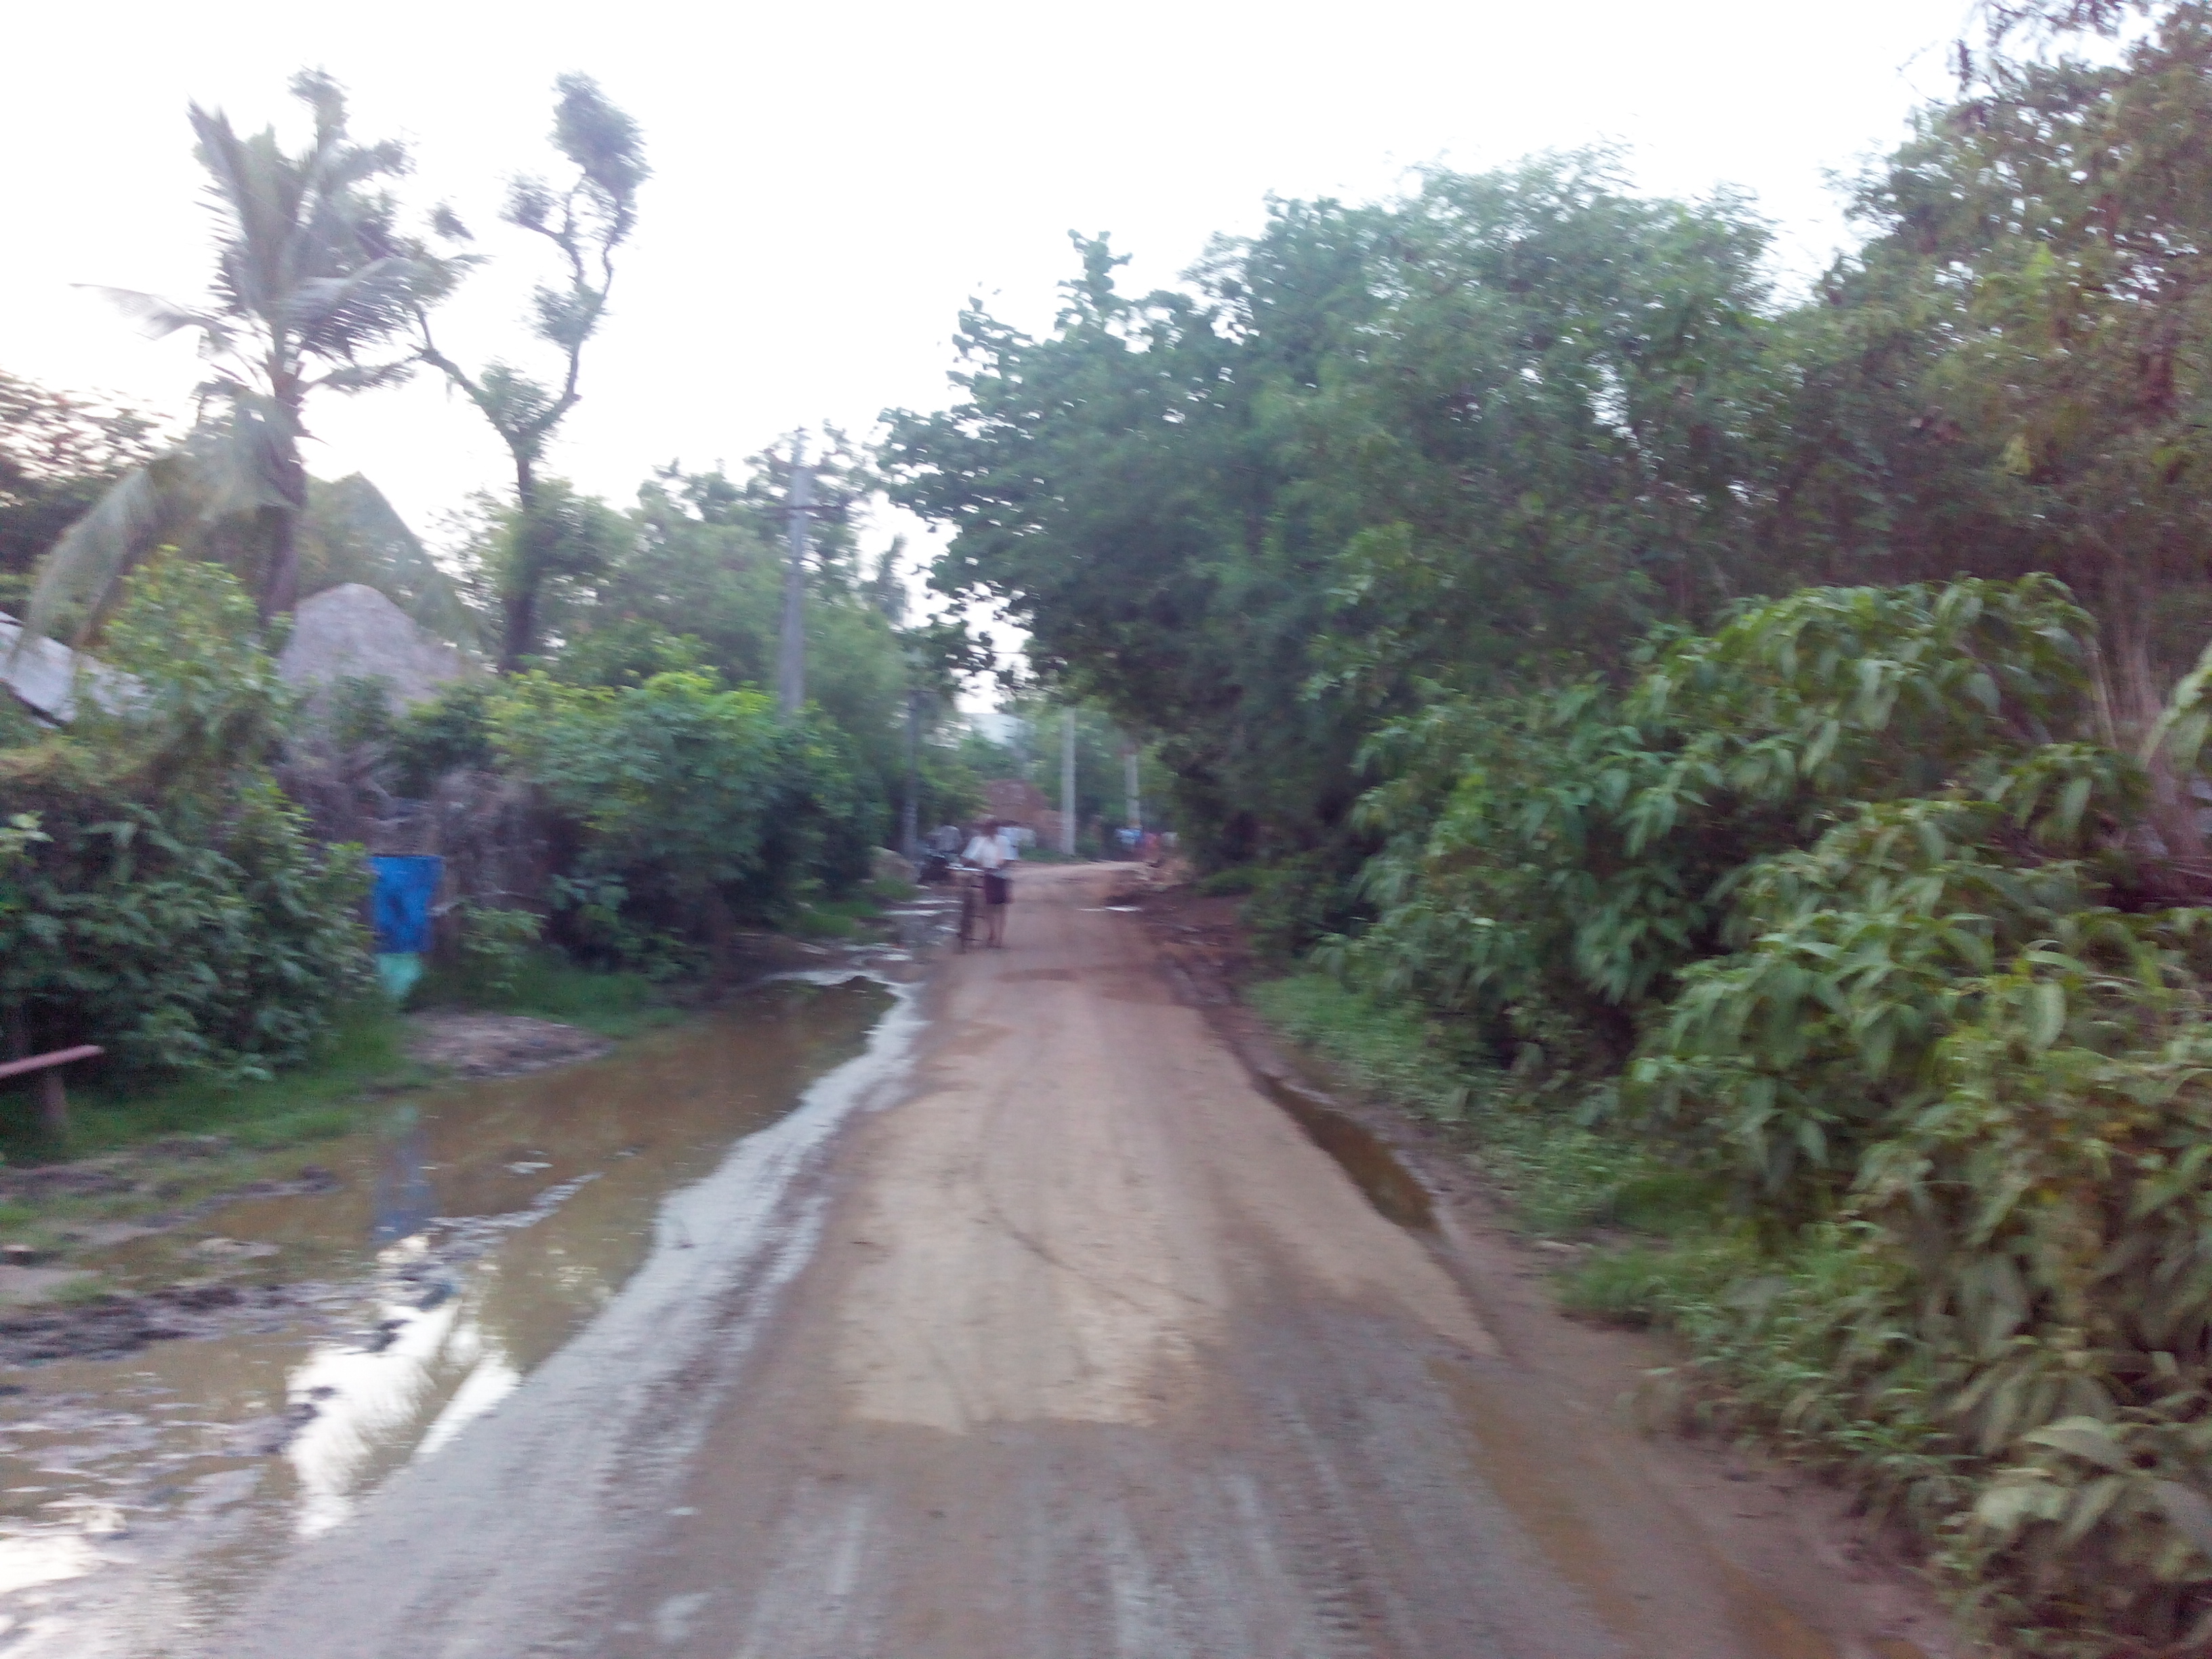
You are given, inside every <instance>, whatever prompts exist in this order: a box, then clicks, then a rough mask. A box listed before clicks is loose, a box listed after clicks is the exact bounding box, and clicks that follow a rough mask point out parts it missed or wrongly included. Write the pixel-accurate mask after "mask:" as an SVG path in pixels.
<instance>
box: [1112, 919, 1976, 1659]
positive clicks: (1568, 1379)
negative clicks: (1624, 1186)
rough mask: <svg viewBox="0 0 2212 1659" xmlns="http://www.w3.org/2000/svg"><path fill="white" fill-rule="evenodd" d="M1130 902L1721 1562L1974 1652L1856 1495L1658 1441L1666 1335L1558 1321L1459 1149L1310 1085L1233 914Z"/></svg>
mask: <svg viewBox="0 0 2212 1659" xmlns="http://www.w3.org/2000/svg"><path fill="white" fill-rule="evenodd" d="M1122 899H1123V902H1129V903H1133V904H1137V905H1139V906H1140V907H1141V914H1142V915H1143V917H1144V919H1145V921H1146V925H1147V927H1150V928H1151V929H1152V932H1153V933H1154V936H1155V938H1156V939H1158V942H1159V945H1160V950H1161V955H1162V957H1163V959H1164V962H1165V963H1166V964H1167V965H1168V969H1169V971H1170V974H1171V975H1174V976H1175V978H1176V981H1177V982H1178V985H1179V987H1180V988H1181V989H1182V992H1183V994H1185V995H1187V996H1188V997H1190V998H1191V999H1192V1000H1194V1001H1195V1002H1196V1003H1197V1004H1199V1005H1200V1006H1203V1007H1204V1008H1205V1009H1206V1013H1207V1016H1208V1018H1209V1021H1210V1023H1211V1024H1212V1025H1213V1027H1214V1028H1215V1029H1216V1030H1218V1031H1219V1032H1220V1033H1221V1035H1222V1036H1223V1037H1224V1039H1225V1041H1226V1042H1228V1043H1229V1045H1230V1046H1231V1048H1234V1049H1235V1050H1236V1051H1237V1054H1239V1056H1240V1057H1241V1058H1242V1059H1243V1061H1244V1063H1245V1065H1246V1066H1247V1067H1248V1069H1249V1070H1250V1071H1251V1073H1253V1075H1254V1076H1255V1079H1258V1080H1259V1081H1260V1082H1261V1085H1262V1087H1263V1088H1267V1089H1269V1090H1270V1091H1271V1092H1273V1093H1275V1094H1276V1095H1277V1096H1278V1097H1279V1098H1282V1099H1283V1100H1284V1103H1285V1105H1286V1106H1287V1107H1288V1108H1289V1109H1291V1112H1292V1114H1293V1115H1294V1116H1298V1117H1299V1118H1301V1120H1302V1121H1307V1123H1308V1127H1309V1130H1310V1133H1315V1136H1316V1139H1317V1140H1318V1141H1319V1142H1320V1143H1321V1144H1322V1146H1324V1147H1326V1148H1328V1150H1330V1151H1331V1152H1332V1154H1333V1155H1334V1156H1336V1157H1338V1158H1339V1161H1340V1162H1341V1163H1344V1164H1346V1167H1347V1169H1348V1170H1350V1171H1351V1172H1352V1174H1353V1176H1354V1177H1355V1179H1359V1178H1361V1176H1362V1170H1361V1167H1360V1166H1361V1164H1362V1163H1363V1162H1365V1163H1370V1164H1371V1163H1373V1162H1374V1161H1375V1156H1374V1154H1373V1153H1371V1152H1364V1149H1362V1148H1360V1147H1358V1145H1357V1142H1358V1139H1363V1138H1364V1139H1366V1140H1367V1141H1368V1142H1369V1143H1370V1145H1372V1146H1376V1147H1379V1148H1381V1149H1382V1150H1383V1154H1384V1158H1385V1160H1386V1168H1387V1170H1389V1172H1391V1173H1386V1174H1383V1175H1382V1176H1369V1177H1367V1178H1366V1179H1364V1180H1363V1182H1362V1184H1363V1185H1364V1186H1366V1187H1368V1188H1369V1190H1370V1199H1372V1200H1375V1201H1376V1202H1377V1203H1378V1204H1379V1205H1382V1206H1383V1207H1385V1208H1386V1209H1388V1208H1390V1207H1392V1203H1393V1200H1392V1198H1391V1196H1390V1188H1391V1187H1392V1186H1393V1185H1394V1180H1393V1176H1394V1175H1395V1181H1398V1182H1402V1181H1403V1179H1404V1178H1405V1177H1406V1176H1408V1175H1410V1176H1413V1178H1414V1179H1415V1180H1416V1181H1417V1182H1418V1183H1419V1188H1420V1189H1421V1191H1422V1193H1423V1194H1425V1196H1426V1198H1427V1200H1429V1203H1430V1205H1431V1206H1432V1212H1433V1216H1434V1219H1435V1225H1436V1226H1437V1234H1438V1239H1439V1243H1440V1245H1441V1249H1440V1254H1441V1255H1443V1256H1444V1257H1445V1259H1446V1260H1448V1261H1450V1262H1452V1263H1453V1264H1454V1265H1455V1267H1456V1268H1457V1270H1458V1271H1457V1273H1456V1275H1455V1276H1456V1277H1458V1278H1459V1279H1460V1280H1461V1282H1462V1285H1465V1286H1466V1288H1467V1289H1468V1291H1469V1294H1470V1296H1471V1297H1472V1299H1473V1300H1474V1303H1475V1304H1476V1305H1477V1306H1478V1307H1479V1308H1480V1309H1481V1310H1482V1312H1483V1314H1484V1316H1485V1317H1486V1319H1487V1320H1488V1321H1489V1322H1490V1323H1491V1325H1492V1328H1493V1329H1494V1330H1496V1331H1498V1333H1499V1335H1500V1338H1501V1340H1503V1341H1504V1343H1505V1345H1506V1346H1507V1348H1508V1350H1509V1352H1510V1353H1511V1354H1512V1356H1513V1358H1515V1359H1516V1361H1517V1362H1519V1363H1520V1364H1522V1365H1523V1366H1525V1367H1527V1368H1528V1370H1529V1371H1530V1372H1531V1373H1532V1374H1533V1375H1534V1376H1537V1377H1540V1378H1541V1386H1542V1387H1543V1388H1544V1389H1545V1390H1546V1392H1547V1394H1549V1395H1552V1396H1553V1398H1555V1399H1557V1400H1559V1401H1565V1402H1569V1403H1570V1404H1571V1409H1572V1410H1574V1411H1576V1412H1578V1413H1584V1414H1587V1415H1590V1416H1593V1417H1598V1418H1604V1419H1609V1420H1610V1421H1611V1422H1613V1424H1615V1425H1623V1426H1626V1427H1627V1428H1628V1429H1629V1430H1630V1431H1632V1432H1635V1433H1637V1435H1638V1458H1639V1462H1641V1463H1642V1465H1643V1468H1644V1473H1645V1474H1646V1475H1647V1476H1648V1477H1649V1478H1650V1479H1651V1480H1653V1481H1654V1482H1655V1483H1656V1485H1657V1486H1660V1487H1661V1488H1662V1490H1664V1491H1665V1492H1668V1494H1669V1495H1670V1496H1671V1497H1673V1498H1674V1499H1675V1500H1676V1501H1677V1502H1679V1503H1680V1504H1681V1505H1682V1506H1683V1509H1684V1511H1685V1512H1686V1513H1687V1514H1690V1515H1693V1516H1695V1517H1696V1519H1697V1522H1698V1525H1699V1528H1700V1529H1701V1530H1702V1531H1703V1532H1704V1533H1705V1534H1706V1535H1707V1537H1708V1538H1709V1539H1710V1540H1711V1541H1712V1543H1713V1546H1714V1547H1715V1548H1716V1550H1717V1552H1718V1553H1721V1554H1722V1555H1723V1556H1724V1557H1725V1558H1726V1559H1729V1561H1731V1562H1732V1563H1733V1564H1735V1565H1736V1566H1737V1567H1738V1568H1739V1569H1740V1570H1741V1571H1743V1572H1745V1573H1746V1574H1747V1575H1748V1576H1749V1577H1751V1578H1753V1580H1754V1581H1755V1582H1758V1583H1764V1584H1766V1585H1768V1586H1770V1587H1772V1588H1774V1589H1778V1591H1779V1592H1780V1593H1781V1594H1782V1595H1784V1597H1786V1598H1789V1599H1793V1600H1796V1601H1800V1602H1802V1603H1804V1604H1807V1605H1818V1604H1820V1603H1822V1602H1824V1601H1825V1602H1827V1603H1830V1604H1832V1603H1833V1602H1834V1601H1835V1600H1836V1597H1837V1595H1838V1594H1839V1593H1840V1594H1841V1595H1844V1596H1845V1597H1847V1598H1849V1601H1850V1602H1852V1603H1856V1604H1857V1605H1856V1607H1855V1609H1854V1611H1855V1613H1856V1614H1857V1617H1856V1618H1855V1619H1854V1620H1852V1622H1853V1623H1855V1624H1857V1626H1859V1627H1860V1628H1861V1629H1862V1630H1863V1632H1865V1633H1866V1635H1865V1639H1866V1640H1868V1641H1869V1642H1870V1643H1871V1644H1872V1645H1871V1646H1870V1647H1869V1648H1867V1649H1866V1651H1869V1652H1871V1653H1875V1654H1878V1655H1881V1656H1882V1659H1904V1656H1910V1655H1911V1654H1913V1653H1923V1654H1928V1655H1931V1656H1932V1655H1936V1654H1948V1653H1951V1652H1954V1651H1964V1649H1963V1648H1962V1647H1960V1645H1959V1644H1958V1638H1956V1637H1955V1635H1954V1634H1953V1633H1952V1632H1951V1631H1950V1621H1949V1620H1948V1618H1947V1617H1946V1616H1945V1615H1944V1614H1943V1613H1942V1610H1941V1608H1940V1606H1939V1604H1938V1603H1937V1601H1936V1598H1935V1596H1934V1595H1933V1594H1932V1593H1931V1591H1930V1589H1929V1585H1928V1584H1927V1583H1926V1582H1925V1580H1924V1579H1923V1577H1922V1575H1921V1574H1920V1573H1919V1571H1917V1567H1916V1565H1915V1563H1914V1560H1913V1559H1912V1558H1913V1553H1912V1550H1911V1545H1910V1542H1909V1541H1907V1540H1905V1539H1904V1538H1902V1537H1900V1536H1899V1535H1897V1534H1894V1533H1893V1532H1890V1531H1887V1530H1884V1529H1881V1528H1876V1527H1875V1526H1874V1525H1873V1524H1871V1523H1870V1522H1868V1521H1867V1520H1865V1519H1864V1518H1863V1516H1861V1515H1860V1514H1859V1513H1858V1512H1857V1505H1856V1504H1855V1503H1854V1502H1853V1501H1852V1499H1851V1498H1850V1495H1849V1494H1848V1493H1846V1492H1843V1491H1841V1490H1839V1489H1838V1488H1837V1487H1836V1486H1834V1485H1833V1484H1832V1483H1831V1482H1829V1481H1827V1480H1824V1479H1822V1478H1821V1477H1820V1474H1818V1473H1816V1472H1814V1471H1808V1470H1806V1469H1803V1468H1795V1467H1792V1466H1790V1465H1789V1464H1787V1463H1784V1462H1778V1461H1777V1460H1775V1459H1774V1458H1772V1457H1771V1456H1769V1455H1766V1454H1765V1452H1764V1450H1763V1449H1760V1448H1759V1447H1758V1446H1756V1445H1755V1444H1753V1443H1748V1442H1741V1443H1719V1442H1716V1441H1713V1440H1711V1439H1706V1438H1700V1437H1695V1436H1693V1435H1692V1434H1690V1433H1686V1432H1684V1431H1682V1430H1681V1429H1680V1427H1677V1426H1668V1425H1664V1424H1663V1419H1665V1418H1668V1417H1672V1416H1677V1415H1679V1414H1678V1413H1671V1412H1667V1411H1665V1410H1663V1409H1657V1408H1655V1402H1658V1401H1665V1400H1667V1399H1668V1398H1669V1396H1668V1394H1667V1392H1666V1391H1665V1390H1663V1389H1662V1390H1655V1389H1653V1388H1652V1386H1651V1384H1652V1383H1653V1382H1654V1381H1655V1380H1656V1379H1657V1378H1660V1377H1662V1376H1664V1374H1665V1373H1667V1372H1668V1371H1669V1370H1671V1369H1672V1368H1674V1367H1675V1366H1677V1365H1679V1364H1680V1362H1681V1360H1682V1359H1683V1358H1684V1356H1683V1354H1682V1353H1681V1352H1680V1349H1679V1348H1678V1347H1677V1346H1674V1344H1672V1343H1671V1342H1670V1341H1668V1340H1667V1339H1666V1338H1664V1337H1663V1336H1658V1335H1654V1334H1649V1333H1645V1332H1641V1331H1635V1330H1629V1329H1625V1328H1619V1327H1613V1326H1607V1325H1603V1324H1598V1323H1593V1322H1587V1321H1583V1320H1577V1319H1572V1318H1570V1317H1567V1316H1565V1315H1563V1314H1561V1313H1560V1311H1559V1309H1558V1307H1557V1305H1556V1304H1555V1303H1554V1302H1553V1297H1552V1296H1551V1293H1550V1292H1551V1285H1552V1283H1553V1277H1554V1275H1555V1274H1556V1273H1557V1272H1558V1271H1559V1266H1560V1260H1561V1255H1562V1254H1563V1253H1565V1252H1567V1251H1568V1250H1569V1248H1570V1247H1565V1246H1560V1245H1558V1244H1555V1243H1550V1242H1548V1241H1539V1240H1533V1239H1530V1238H1528V1237H1527V1236H1526V1235H1524V1234H1522V1233H1521V1232H1519V1231H1516V1229H1515V1228H1514V1227H1513V1225H1512V1224H1511V1222H1510V1218H1509V1206H1508V1205H1507V1204H1506V1202H1505V1201H1504V1199H1503V1197H1502V1195H1501V1194H1498V1192H1497V1190H1496V1189H1495V1188H1492V1186H1490V1185H1489V1184H1488V1183H1487V1182H1486V1181H1485V1179H1484V1178H1483V1176H1482V1175H1481V1173H1480V1166H1479V1164H1477V1163H1476V1162H1475V1161H1474V1159H1472V1158H1470V1157H1469V1156H1468V1152H1467V1151H1466V1150H1465V1149H1464V1148H1463V1147H1462V1146H1455V1144H1454V1142H1453V1139H1452V1137H1451V1136H1450V1135H1449V1133H1446V1132H1445V1131H1444V1130H1443V1129H1442V1128H1441V1127H1439V1126H1437V1125H1436V1124H1433V1123H1431V1122H1427V1121H1423V1120H1422V1119H1419V1118H1418V1117H1415V1116H1413V1115H1411V1114H1409V1113H1407V1112H1406V1111H1403V1110H1401V1109H1398V1108H1396V1107H1394V1106H1392V1105H1390V1104H1389V1103H1387V1102H1381V1101H1376V1100H1371V1099H1366V1098H1363V1097H1360V1096H1358V1094H1357V1093H1354V1092H1346V1091H1339V1092H1329V1091H1324V1090H1322V1089H1319V1088H1316V1086H1314V1084H1313V1082H1312V1081H1311V1080H1310V1079H1311V1078H1313V1077H1316V1076H1318V1077H1322V1078H1323V1079H1326V1076H1327V1070H1326V1066H1325V1064H1324V1063H1322V1062H1320V1061H1317V1060H1314V1059H1312V1058H1310V1057H1306V1056H1293V1055H1292V1054H1291V1053H1290V1052H1289V1051H1288V1050H1286V1048H1285V1046H1284V1045H1283V1044H1282V1042H1280V1041H1279V1039H1278V1038H1277V1036H1275V1034H1274V1033H1273V1030H1271V1029H1270V1028H1269V1027H1268V1026H1267V1023H1266V1022H1265V1021H1263V1020H1262V1019H1261V1018H1260V1017H1259V1016H1258V1014H1256V1013H1255V1012H1254V1011H1253V1010H1252V1008H1251V1007H1250V1006H1249V1004H1247V1003H1246V1002H1245V1000H1244V999H1243V995H1242V987H1243V985H1245V984H1246V983H1248V982H1249V981H1250V980H1251V978H1252V977H1253V976H1254V975H1255V971H1256V969H1255V963H1254V962H1253V960H1252V957H1251V954H1250V951H1249V947H1248V945H1247V941H1246V937H1245V933H1244V930H1243V925H1242V923H1241V921H1240V920H1239V915H1238V911H1239V908H1240V903H1241V902H1240V901H1238V900H1236V899H1231V898H1208V897H1204V896H1200V895H1199V894H1197V893H1195V892H1194V891H1193V890H1191V889H1190V888H1189V887H1188V886H1187V885H1180V884H1145V885H1142V886H1137V887H1133V888H1132V889H1131V890H1128V891H1127V892H1126V893H1125V894H1123V895H1122ZM1316 1106H1318V1107H1319V1109H1320V1112H1319V1115H1320V1117H1321V1119H1322V1121H1321V1123H1320V1124H1318V1125H1317V1124H1316V1123H1315V1122H1314V1121H1312V1119H1313V1118H1314V1116H1315V1112H1314V1108H1315V1107H1316ZM1330 1120H1334V1125H1332V1124H1331V1122H1330ZM1345 1124H1349V1125H1352V1126H1356V1129H1355V1133H1354V1136H1353V1139H1354V1142H1355V1145H1354V1148H1353V1149H1352V1152H1351V1153H1350V1155H1349V1156H1347V1155H1346V1151H1345V1149H1344V1148H1343V1147H1341V1146H1331V1145H1330V1142H1331V1139H1332V1138H1333V1137H1334V1138H1336V1139H1342V1138H1343V1137H1344V1130H1343V1128H1342V1127H1339V1126H1341V1125H1345ZM1377 1188H1381V1190H1380V1191H1378V1190H1376V1189H1377ZM1397 1202H1398V1203H1400V1204H1402V1203H1403V1202H1404V1200H1402V1199H1401V1200H1397ZM1833 1610H1834V1609H1833V1607H1831V1611H1833ZM1776 1651H1778V1652H1781V1653H1791V1654H1794V1653H1796V1652H1797V1651H1799V1649H1797V1648H1794V1647H1790V1646H1789V1645H1787V1644H1784V1645H1783V1646H1781V1647H1779V1648H1778V1649H1777V1650H1776Z"/></svg>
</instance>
